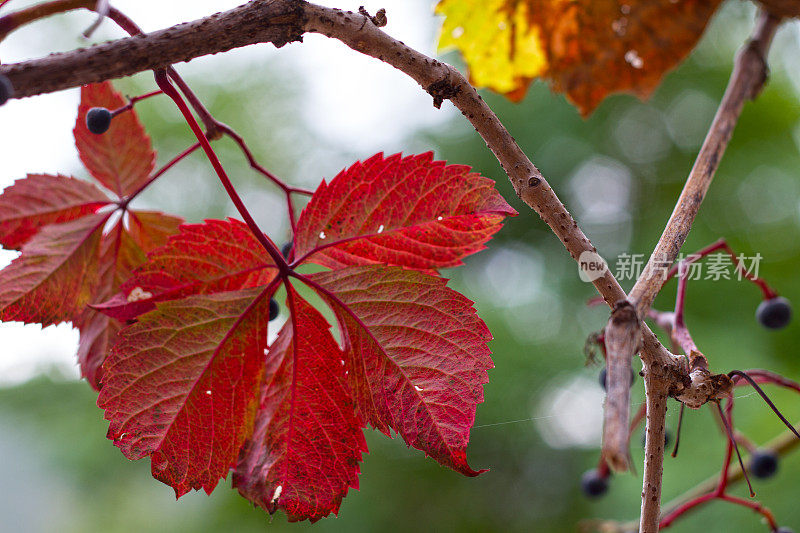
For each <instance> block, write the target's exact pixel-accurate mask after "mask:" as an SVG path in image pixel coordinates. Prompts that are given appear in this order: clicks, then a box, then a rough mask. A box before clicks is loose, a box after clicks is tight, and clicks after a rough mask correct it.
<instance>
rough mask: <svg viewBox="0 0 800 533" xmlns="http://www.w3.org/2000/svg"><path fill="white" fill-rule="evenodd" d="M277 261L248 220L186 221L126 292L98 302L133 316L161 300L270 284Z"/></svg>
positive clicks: (104, 307)
mask: <svg viewBox="0 0 800 533" xmlns="http://www.w3.org/2000/svg"><path fill="white" fill-rule="evenodd" d="M271 266H274V265H273V264H272V259H271V258H270V257H269V256H268V255H267V253H266V252H265V251H264V248H263V247H262V246H261V244H260V243H259V242H258V240H257V239H256V238H255V237H254V236H253V234H252V233H251V232H250V229H249V228H248V227H247V225H245V224H244V223H243V222H240V221H238V220H235V219H229V220H227V221H225V220H207V221H206V222H205V224H194V225H185V226H181V228H180V233H178V234H177V235H175V236H173V237H172V238H170V239H169V241H168V243H167V244H166V245H165V246H163V247H161V248H159V249H157V250H154V251H153V252H152V253H151V254H150V256H149V258H148V261H147V263H146V264H145V265H144V266H142V268H140V269H139V270H138V271H137V272H136V273H135V274H134V275H133V277H131V279H130V280H128V281H127V282H126V283H124V284H123V285H122V289H121V293H120V294H117V295H116V296H114V297H113V298H112V299H110V300H109V301H107V302H104V303H103V304H101V305H97V306H95V308H96V309H98V310H100V311H102V312H103V313H105V314H107V315H109V316H112V317H114V318H117V319H120V320H129V319H132V318H135V317H136V316H138V315H140V314H142V313H144V312H147V311H149V310H151V309H153V307H154V306H155V303H156V302H159V301H166V300H175V299H180V298H185V297H186V296H189V295H191V294H207V293H213V292H223V291H231V290H238V289H244V288H248V287H258V286H261V285H266V284H267V283H269V282H270V281H272V279H273V278H274V277H275V269H274V268H269V267H271Z"/></svg>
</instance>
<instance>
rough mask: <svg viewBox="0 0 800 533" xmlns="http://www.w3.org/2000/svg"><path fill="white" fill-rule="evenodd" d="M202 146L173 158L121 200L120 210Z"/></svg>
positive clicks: (195, 144) (198, 145)
mask: <svg viewBox="0 0 800 533" xmlns="http://www.w3.org/2000/svg"><path fill="white" fill-rule="evenodd" d="M159 92H161V91H159ZM200 146H201V144H200V143H199V142H196V143H194V144H193V145H192V146H190V147H189V148H187V149H186V150H184V151H183V152H181V153H180V154H178V155H176V156H175V157H173V158H172V160H171V161H170V162H168V163H167V164H166V165H164V166H163V167H161V168H160V169H159V170H157V171H156V173H155V174H153V175H152V176H150V178H149V179H148V180H147V181H146V182H144V183H143V184H142V185H141V186H140V187H139V188H138V189H136V190H135V191H134V192H132V193H131V194H129V195H128V196H127V197H125V198H124V199H122V200H120V202H119V206H120V208H122V209H123V210H124V209H126V208H127V207H128V204H130V203H131V202H132V201H133V199H134V198H136V197H137V196H139V194H140V193H141V192H142V191H143V190H145V189H146V188H148V187H149V186H150V185H151V184H152V183H153V182H154V181H156V180H157V179H158V178H160V177H161V176H162V175H163V174H164V173H165V172H166V171H168V170H169V169H171V168H172V167H173V166H175V165H176V164H177V163H179V162H180V161H181V160H183V159H184V158H185V157H187V156H188V155H190V154H192V153H194V151H195V150H197V149H198V148H200Z"/></svg>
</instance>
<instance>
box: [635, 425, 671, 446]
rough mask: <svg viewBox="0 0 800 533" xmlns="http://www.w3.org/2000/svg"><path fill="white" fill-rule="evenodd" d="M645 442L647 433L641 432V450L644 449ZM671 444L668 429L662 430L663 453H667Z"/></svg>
mask: <svg viewBox="0 0 800 533" xmlns="http://www.w3.org/2000/svg"><path fill="white" fill-rule="evenodd" d="M646 442H647V432H646V431H643V432H642V448H644V445H645V443H646ZM670 442H672V433H671V432H670V430H669V428H664V451H667V448H669V444H670Z"/></svg>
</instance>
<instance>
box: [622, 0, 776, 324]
mask: <svg viewBox="0 0 800 533" xmlns="http://www.w3.org/2000/svg"><path fill="white" fill-rule="evenodd" d="M780 20H781V19H780V18H777V17H775V16H773V15H770V14H769V13H762V14H761V15H760V17H759V20H758V23H757V25H756V28H755V30H754V32H753V37H752V38H751V40H750V42H749V43H748V44H747V45H746V46H745V47H744V48H743V49H742V50H741V51H740V52H739V55H738V56H737V58H736V64H735V66H734V69H733V73H732V74H731V78H730V80H729V81H728V87H727V89H726V90H725V95H724V96H723V97H722V101H721V102H720V104H719V108H718V109H717V114H716V115H715V116H714V120H713V122H712V123H711V127H710V128H709V131H708V135H707V136H706V138H705V141H703V146H702V147H701V148H700V153H699V154H698V155H697V159H696V160H695V163H694V166H693V167H692V170H691V172H690V173H689V177H688V178H687V180H686V184H685V185H684V187H683V191H682V192H681V195H680V197H679V198H678V203H677V204H675V209H674V210H673V212H672V215H671V216H670V218H669V222H667V226H666V228H665V229H664V233H663V234H662V235H661V238H660V239H659V241H658V244H657V245H656V247H655V249H654V250H653V254H652V255H651V256H650V260H649V261H648V262H647V266H646V267H645V269H644V271H643V272H642V275H641V276H639V279H638V280H637V281H636V284H635V285H634V287H633V289H632V290H631V293H630V301H631V302H632V303H633V304H634V305H635V306H636V309H637V311H638V313H639V316H644V315H645V314H646V313H647V310H648V309H649V308H650V306H651V305H652V303H653V300H654V299H655V297H656V295H657V294H658V292H659V291H660V290H661V286H662V285H663V283H664V280H665V278H664V276H660V275H658V273H659V272H666V270H665V269H668V268H669V267H670V266H671V265H672V263H674V262H675V260H676V259H677V257H678V252H680V249H681V247H682V246H683V243H684V242H686V237H687V236H688V235H689V230H691V228H692V223H693V222H694V219H695V217H696V216H697V212H698V211H699V209H700V205H701V204H702V203H703V199H704V198H705V196H706V193H707V192H708V188H709V187H710V186H711V181H712V180H713V179H714V173H715V172H716V171H717V168H718V167H719V162H720V160H721V159H722V155H723V154H724V153H725V148H727V146H728V142H729V141H730V139H731V136H732V135H733V130H734V128H735V127H736V122H737V121H738V120H739V115H740V114H741V112H742V108H743V107H744V103H745V101H747V100H749V99H753V98H755V97H756V96H757V95H758V93H759V92H760V91H761V88H762V87H763V86H764V83H765V81H766V79H767V64H766V56H767V52H768V51H769V47H770V44H771V43H772V38H773V36H774V35H775V31H776V30H777V28H778V25H779V24H780Z"/></svg>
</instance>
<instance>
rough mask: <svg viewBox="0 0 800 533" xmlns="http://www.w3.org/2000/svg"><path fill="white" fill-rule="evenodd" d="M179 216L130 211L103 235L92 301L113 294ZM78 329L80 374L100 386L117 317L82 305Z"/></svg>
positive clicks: (174, 227)
mask: <svg viewBox="0 0 800 533" xmlns="http://www.w3.org/2000/svg"><path fill="white" fill-rule="evenodd" d="M181 222H182V220H181V219H180V218H177V217H172V216H169V215H165V214H163V213H157V212H151V211H129V212H128V224H127V228H125V227H124V226H123V224H122V223H118V224H117V225H116V226H114V228H113V229H112V230H111V231H110V232H109V233H108V234H107V235H105V236H104V237H103V240H102V243H101V252H100V257H99V259H98V263H99V268H100V276H99V279H100V281H99V283H98V285H97V286H96V287H95V291H94V293H93V295H92V301H93V302H98V301H104V300H107V299H108V298H110V297H111V296H112V295H114V294H115V293H116V292H117V291H118V290H119V288H120V286H121V285H122V283H123V282H124V281H125V280H126V279H128V278H129V277H130V276H131V274H132V272H133V270H134V269H135V268H136V267H138V266H140V265H141V264H142V263H144V261H145V258H146V255H145V254H146V253H147V252H148V251H150V250H152V249H153V248H154V247H155V246H160V245H163V244H164V243H165V242H166V241H167V237H168V235H170V234H172V233H175V232H176V231H177V230H178V226H179V225H180V223H181ZM73 324H74V325H75V327H77V328H78V329H80V332H81V337H80V343H79V344H78V363H79V364H80V367H81V375H83V376H84V377H85V378H86V380H87V381H88V382H89V384H90V385H91V386H92V387H94V388H95V389H97V390H99V389H100V379H101V376H102V368H101V365H102V364H103V360H104V359H105V357H106V354H107V353H108V350H109V348H110V347H111V346H112V345H113V344H114V342H115V341H116V334H117V332H118V331H119V330H120V325H119V323H118V322H117V321H115V320H111V319H109V317H107V316H105V315H103V314H101V313H99V312H97V311H95V310H94V309H91V308H86V309H84V310H83V311H82V312H81V314H80V315H79V316H77V317H76V318H75V319H74V320H73Z"/></svg>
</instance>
